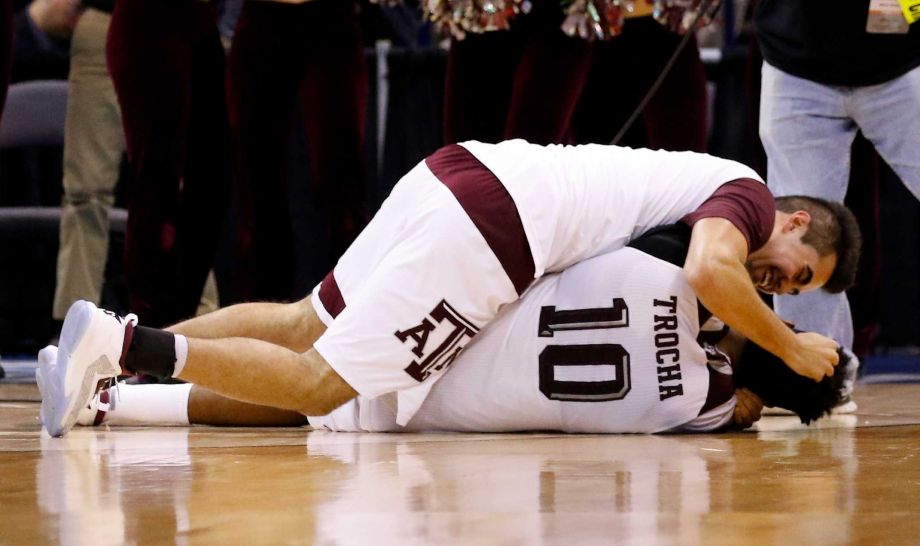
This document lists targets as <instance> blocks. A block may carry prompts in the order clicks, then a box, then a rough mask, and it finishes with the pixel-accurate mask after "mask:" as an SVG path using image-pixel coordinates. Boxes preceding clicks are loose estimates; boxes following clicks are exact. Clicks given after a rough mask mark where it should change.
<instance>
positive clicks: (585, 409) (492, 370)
mask: <svg viewBox="0 0 920 546" xmlns="http://www.w3.org/2000/svg"><path fill="white" fill-rule="evenodd" d="M698 332H699V319H698V311H697V299H696V297H695V295H694V293H693V291H692V290H691V289H690V287H689V285H688V283H687V281H686V279H685V277H684V274H683V271H682V270H681V269H680V268H679V267H677V266H675V265H672V264H670V263H667V262H664V261H661V260H659V259H657V258H653V257H651V256H649V255H647V254H645V253H643V252H640V251H638V250H635V249H632V248H625V249H622V250H620V251H617V252H613V253H607V254H604V255H601V256H598V257H596V258H593V259H590V260H587V261H584V262H581V263H579V264H577V265H575V266H572V267H571V268H569V269H567V270H565V271H564V272H562V273H561V274H559V275H552V276H547V277H544V278H543V279H541V280H540V281H539V282H537V283H536V284H534V285H533V286H532V287H531V289H530V290H529V291H528V292H527V293H526V294H525V295H524V297H523V298H522V299H521V300H519V301H518V302H516V303H514V304H512V305H509V306H507V307H505V308H504V309H503V311H502V312H501V313H500V314H499V316H498V317H497V318H496V319H495V320H494V321H493V322H492V323H491V324H490V325H489V326H488V327H487V328H485V329H484V330H483V331H482V332H481V333H480V334H479V335H478V336H477V337H476V338H475V339H474V340H473V341H472V342H471V343H470V344H469V345H468V346H467V348H466V349H465V350H464V352H463V353H462V354H461V355H460V356H459V357H458V359H457V360H456V361H455V362H454V365H453V368H452V369H451V370H449V371H448V373H446V374H445V375H444V376H443V377H442V378H441V380H440V381H439V382H438V383H436V384H435V385H434V387H433V388H432V390H431V392H430V394H429V395H428V397H427V398H426V400H425V402H424V403H423V404H422V406H421V408H420V409H419V411H418V413H416V414H415V416H414V417H413V418H412V419H411V420H410V421H409V423H408V424H407V426H406V427H404V428H403V427H398V426H397V425H396V423H395V411H394V406H395V404H394V403H393V399H392V398H393V397H392V396H384V397H381V398H377V399H374V400H368V399H364V398H359V399H358V400H357V401H353V402H352V403H349V404H347V405H346V406H343V407H342V408H339V409H338V410H336V411H335V412H333V413H332V414H330V415H329V416H327V417H323V418H318V419H315V418H311V424H313V425H314V426H320V427H326V428H330V429H333V430H371V431H373V430H376V431H384V430H455V431H478V432H488V431H517V430H560V431H566V432H597V433H611V432H659V431H663V430H668V429H672V428H675V427H678V426H680V425H683V424H685V423H688V422H690V421H692V420H694V419H695V418H696V417H697V416H698V415H699V413H700V409H701V408H702V407H703V404H704V403H705V401H706V397H707V393H708V389H709V373H710V372H709V370H708V368H707V364H706V362H707V360H706V355H705V352H704V351H703V349H702V348H701V347H700V346H699V344H698V343H697V341H696V338H697V334H698ZM730 413H731V408H730V407H729V408H728V414H729V415H730Z"/></svg>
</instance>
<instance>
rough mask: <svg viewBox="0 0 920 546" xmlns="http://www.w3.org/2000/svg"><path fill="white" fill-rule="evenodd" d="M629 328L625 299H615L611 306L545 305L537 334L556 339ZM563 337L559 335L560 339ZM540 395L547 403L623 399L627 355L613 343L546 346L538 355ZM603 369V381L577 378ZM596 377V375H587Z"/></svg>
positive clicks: (627, 377)
mask: <svg viewBox="0 0 920 546" xmlns="http://www.w3.org/2000/svg"><path fill="white" fill-rule="evenodd" d="M627 326H629V307H628V306H627V305H626V300H624V299H622V298H614V299H613V305H612V306H611V307H599V308H594V309H572V310H562V311H557V310H556V307H555V306H552V305H548V306H544V307H543V308H542V309H541V311H540V322H539V325H538V328H537V330H538V331H537V335H538V336H540V337H555V335H556V333H562V332H566V331H573V330H597V329H608V328H625V327H627ZM560 337H562V336H560ZM539 360H540V362H539V369H540V392H542V393H543V395H544V396H546V397H547V398H549V399H550V400H565V401H572V402H607V401H610V400H620V399H622V398H624V397H625V396H626V395H627V394H628V393H629V389H630V378H629V352H627V351H626V349H624V348H623V346H622V345H619V344H616V343H604V344H591V345H547V346H546V348H545V349H543V351H542V352H541V353H540V358H539ZM599 366H603V367H604V368H599V369H595V370H594V371H605V372H606V370H609V371H610V372H612V373H603V374H602V376H603V379H591V380H585V379H584V378H583V377H584V374H582V378H576V377H575V376H576V375H578V374H577V373H571V372H577V371H582V372H584V371H589V369H590V368H595V367H599ZM589 375H591V376H593V377H597V374H589Z"/></svg>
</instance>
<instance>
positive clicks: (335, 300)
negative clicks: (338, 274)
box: [319, 270, 345, 318]
mask: <svg viewBox="0 0 920 546" xmlns="http://www.w3.org/2000/svg"><path fill="white" fill-rule="evenodd" d="M334 272H335V270H333V271H330V272H329V274H328V275H326V278H325V279H323V282H322V284H320V287H319V301H320V302H322V304H323V307H325V308H326V312H327V313H329V314H330V315H331V316H332V318H335V317H337V316H339V313H341V312H342V310H344V309H345V298H343V297H342V291H341V290H339V283H337V282H335V275H334V274H333V273H334Z"/></svg>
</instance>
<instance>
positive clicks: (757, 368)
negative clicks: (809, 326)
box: [733, 341, 849, 425]
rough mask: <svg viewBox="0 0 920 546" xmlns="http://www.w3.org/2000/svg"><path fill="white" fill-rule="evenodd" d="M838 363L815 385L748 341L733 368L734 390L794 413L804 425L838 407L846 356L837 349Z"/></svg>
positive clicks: (774, 356)
mask: <svg viewBox="0 0 920 546" xmlns="http://www.w3.org/2000/svg"><path fill="white" fill-rule="evenodd" d="M837 354H838V356H839V357H840V362H839V363H838V364H837V367H836V368H835V369H834V375H833V376H832V377H825V378H824V379H822V380H821V381H819V382H816V381H814V380H812V379H810V378H808V377H805V376H803V375H799V374H797V373H795V372H794V371H792V369H791V368H789V367H788V366H787V365H786V363H785V362H783V361H782V360H781V359H780V358H779V357H777V356H776V355H774V354H772V353H770V352H767V351H766V350H764V349H763V348H762V347H760V346H759V345H757V344H756V343H753V342H751V341H748V342H747V344H745V346H744V349H743V350H742V351H741V356H740V357H739V359H738V365H737V366H735V368H734V371H733V373H734V376H735V387H736V388H739V389H740V388H742V387H746V388H747V389H749V390H750V391H751V392H753V393H754V394H756V395H757V396H759V397H760V399H761V400H763V402H764V404H766V405H767V406H774V407H779V408H784V409H787V410H789V411H792V412H794V413H795V414H796V415H798V416H799V419H801V421H802V422H803V423H805V424H806V425H807V424H809V423H811V422H812V421H814V420H815V419H818V418H820V417H822V416H824V415H827V414H829V413H830V412H831V410H832V409H833V408H834V407H835V406H837V405H838V404H840V398H841V387H842V386H843V380H844V377H845V376H846V367H847V362H848V361H849V357H848V356H847V355H846V353H844V351H843V350H841V349H839V348H838V349H837Z"/></svg>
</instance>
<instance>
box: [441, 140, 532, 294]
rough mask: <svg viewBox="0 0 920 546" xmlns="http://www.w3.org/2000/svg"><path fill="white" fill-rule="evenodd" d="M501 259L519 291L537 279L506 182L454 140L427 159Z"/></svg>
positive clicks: (522, 228)
mask: <svg viewBox="0 0 920 546" xmlns="http://www.w3.org/2000/svg"><path fill="white" fill-rule="evenodd" d="M425 163H426V164H427V165H428V168H429V169H431V172H432V173H434V175H435V176H436V177H437V178H438V180H440V181H441V182H442V183H443V184H444V185H445V186H447V188H448V189H449V190H450V191H451V192H452V193H453V194H454V197H456V198H457V201H459V202H460V206H462V207H463V210H464V211H466V213H467V214H468V215H469V217H470V219H471V220H472V221H473V224H475V225H476V228H477V229H478V230H479V233H480V234H482V236H483V238H484V239H485V240H486V243H488V245H489V248H491V249H492V252H493V253H494V254H495V257H496V258H498V261H499V262H501V264H502V267H503V268H504V270H505V273H507V275H508V278H509V279H510V280H511V282H512V284H514V288H515V290H517V293H518V295H520V294H522V293H523V292H524V290H525V289H526V288H527V287H528V286H529V285H530V283H531V282H533V276H534V263H533V255H532V254H531V252H530V245H529V244H527V235H525V234H524V225H523V224H522V223H521V216H520V214H518V210H517V206H516V205H515V204H514V200H512V199H511V195H510V194H509V193H508V190H506V189H505V186H503V185H502V183H501V182H500V181H499V180H498V178H497V177H496V176H495V175H494V174H493V173H492V171H490V170H489V169H488V167H486V166H485V165H483V164H482V163H480V162H479V160H478V159H476V157H475V156H474V155H473V154H471V153H470V152H469V151H468V150H467V149H466V148H464V147H463V146H459V145H457V144H451V145H449V146H445V147H444V148H441V149H440V150H438V151H437V152H435V153H434V154H432V155H430V156H429V157H428V158H427V159H425Z"/></svg>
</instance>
